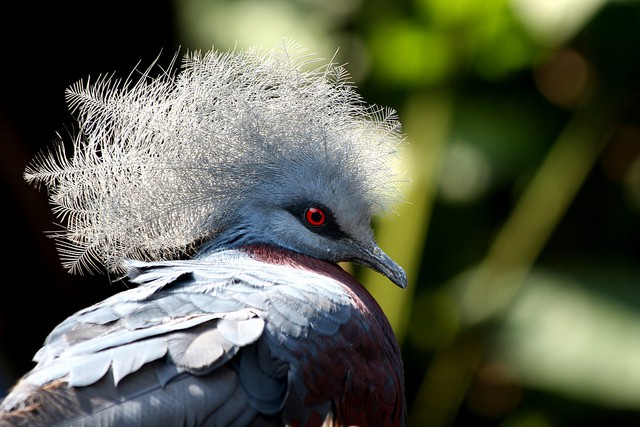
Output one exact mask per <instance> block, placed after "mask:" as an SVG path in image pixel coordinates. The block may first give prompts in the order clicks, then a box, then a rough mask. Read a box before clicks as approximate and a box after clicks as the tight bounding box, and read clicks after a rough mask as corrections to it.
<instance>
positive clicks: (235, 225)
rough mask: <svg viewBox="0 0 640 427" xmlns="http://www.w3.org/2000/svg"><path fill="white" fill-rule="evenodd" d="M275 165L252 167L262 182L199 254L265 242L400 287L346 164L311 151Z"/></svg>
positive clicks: (400, 274) (401, 275) (397, 270)
mask: <svg viewBox="0 0 640 427" xmlns="http://www.w3.org/2000/svg"><path fill="white" fill-rule="evenodd" d="M276 162H277V165H274V164H267V165H265V164H262V165H255V166H254V168H255V170H260V171H261V176H262V177H263V180H261V181H260V182H259V183H257V184H256V185H255V186H254V187H252V188H251V189H250V190H249V191H247V193H246V194H245V196H244V197H242V198H241V199H240V200H239V202H238V204H237V205H236V206H235V207H234V210H233V211H232V213H230V214H229V215H227V216H226V218H227V219H228V223H227V224H225V225H224V226H223V227H222V229H221V231H220V233H219V234H218V235H217V236H216V237H215V238H214V239H212V240H211V241H210V242H208V243H207V244H205V246H204V248H203V251H205V252H206V251H209V250H212V249H217V248H221V247H223V248H224V247H242V246H247V245H255V244H258V245H260V244H265V245H271V246H276V247H281V248H285V249H289V250H293V251H295V252H299V253H302V254H305V255H309V256H312V257H314V258H318V259H322V260H326V261H329V262H334V263H335V262H353V263H355V264H359V265H362V266H365V267H369V268H371V269H373V270H375V271H377V272H379V273H381V274H383V275H385V276H386V277H388V278H389V279H390V280H391V281H392V282H393V283H395V284H396V285H398V286H400V287H402V288H404V287H406V284H407V277H406V274H405V272H404V270H403V269H402V268H401V267H400V266H399V265H398V264H396V263H395V262H394V261H393V260H392V259H391V258H390V257H389V256H387V255H386V254H385V253H384V252H383V251H382V250H381V249H380V248H379V247H378V245H377V244H376V242H375V239H374V236H373V231H372V227H371V220H372V215H373V212H372V208H373V206H371V203H370V200H369V199H368V195H367V191H366V189H364V188H362V187H361V183H360V182H359V181H358V180H356V179H353V178H354V177H353V174H352V172H353V170H352V169H351V170H350V169H349V163H348V162H338V163H336V162H332V161H331V160H329V159H326V158H322V154H320V153H318V152H316V150H313V149H309V150H308V151H301V152H299V153H297V158H287V159H284V158H279V159H278V160H277V161H276Z"/></svg>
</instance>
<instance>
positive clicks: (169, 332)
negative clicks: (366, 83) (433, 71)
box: [0, 40, 407, 427]
mask: <svg viewBox="0 0 640 427" xmlns="http://www.w3.org/2000/svg"><path fill="white" fill-rule="evenodd" d="M334 58H335V57H334ZM334 58H331V59H330V60H328V61H327V60H325V59H323V58H321V57H320V56H318V55H317V54H315V53H312V52H310V51H309V50H308V49H307V48H305V47H304V46H302V45H300V44H298V43H296V42H294V41H291V40H284V41H282V43H281V44H278V45H276V46H273V47H269V48H263V47H259V46H253V47H249V48H246V49H235V48H234V49H232V50H229V51H219V50H216V49H212V50H210V51H207V52H205V53H202V52H201V51H198V50H194V51H190V52H186V53H185V54H178V53H176V54H175V55H174V56H173V59H172V60H171V61H170V63H169V65H168V66H160V65H159V64H158V59H156V60H155V61H153V62H152V64H151V65H150V66H148V67H147V68H145V69H140V68H139V67H136V69H135V70H134V71H132V72H131V73H130V74H129V75H128V76H127V77H125V78H117V77H115V76H114V75H101V76H99V77H97V78H94V79H91V77H89V78H87V79H86V80H80V81H78V82H77V83H75V84H72V85H71V86H70V87H69V88H68V89H67V90H66V92H65V94H66V101H67V103H68V106H69V109H70V111H71V112H72V113H73V115H74V117H75V120H76V129H75V131H74V132H70V133H69V135H66V136H64V137H63V136H60V135H58V137H57V139H56V140H55V142H54V144H53V146H52V148H48V149H46V150H43V151H41V152H40V153H38V154H36V156H35V157H34V159H33V160H32V161H31V163H29V164H28V165H27V166H26V168H25V172H24V176H25V179H26V181H27V182H28V183H30V184H32V185H34V186H35V187H36V188H37V189H40V188H41V187H45V188H46V190H47V192H48V197H49V202H50V204H51V205H52V211H53V212H54V213H55V214H56V215H57V217H58V218H60V224H61V225H60V227H59V229H57V230H55V231H52V232H51V235H52V237H53V238H54V239H55V241H56V245H57V248H58V252H59V256H60V260H61V263H62V265H63V266H64V267H65V269H67V270H68V271H69V272H70V273H73V274H85V273H89V274H107V275H108V276H109V279H110V280H114V281H122V282H123V283H124V284H125V286H126V289H124V290H121V291H118V292H117V293H114V294H113V295H111V296H109V297H107V298H106V299H105V300H103V301H100V302H97V303H95V304H94V305H92V306H89V307H87V308H84V309H81V310H80V311H78V312H76V313H75V314H72V315H70V316H69V317H68V318H66V320H64V321H62V323H60V324H59V325H57V326H56V327H55V328H54V329H53V330H52V331H51V332H50V334H49V335H48V336H47V337H46V339H45V341H44V344H43V346H42V347H41V348H40V350H39V351H38V352H37V353H36V354H35V356H34V358H33V360H34V362H35V366H34V367H33V368H32V370H30V371H29V372H27V373H25V374H24V375H23V376H22V377H21V378H20V379H19V380H18V381H17V382H16V383H15V384H14V385H13V386H12V388H11V389H10V390H9V392H8V394H7V395H6V396H5V397H4V398H3V399H2V401H1V403H0V426H23V425H24V426H26V425H28V426H44V425H47V426H51V425H56V426H62V425H64V426H292V427H294V426H300V427H302V426H309V427H311V426H404V425H405V419H406V411H407V409H406V399H405V391H404V381H405V379H404V375H405V374H404V367H403V361H402V354H401V350H400V346H399V344H398V340H397V338H396V336H395V334H394V331H393V329H392V327H391V325H390V323H389V321H388V319H387V317H386V316H385V314H384V312H383V310H382V309H381V307H380V305H379V304H378V302H377V301H376V300H375V299H374V297H373V296H372V295H371V294H370V292H369V291H368V290H367V288H366V287H365V286H364V285H363V284H361V283H360V282H359V281H358V280H357V279H356V278H355V276H354V275H353V274H352V272H351V269H350V268H347V267H346V266H345V263H352V264H357V265H360V266H363V267H365V268H370V269H373V270H375V271H377V272H378V273H380V274H382V275H384V276H386V277H387V278H388V279H389V280H390V282H392V283H393V284H395V285H397V286H398V287H400V288H405V287H406V286H407V275H406V273H405V271H404V270H403V268H402V267H400V266H399V265H398V264H397V263H396V262H395V261H393V260H392V259H391V258H390V257H389V256H388V255H387V254H386V253H385V252H383V250H382V249H381V248H380V247H379V246H378V244H377V243H376V241H375V237H374V231H373V226H372V222H373V221H374V217H375V216H376V215H382V214H391V213H393V212H392V211H393V206H394V205H395V204H396V203H398V202H402V200H403V196H402V191H403V185H404V184H405V183H406V182H407V180H406V179H405V177H404V176H403V172H402V171H401V167H399V166H398V165H399V164H400V162H399V161H398V160H399V159H400V158H401V156H400V153H401V151H402V149H403V146H404V144H405V136H404V134H403V131H402V127H401V124H400V121H399V119H398V116H397V114H396V112H395V110H393V109H391V108H389V107H380V106H377V105H375V104H369V103H367V102H365V101H364V99H363V97H362V96H361V95H360V94H359V93H358V91H357V88H356V85H355V84H354V83H353V82H352V81H351V78H350V76H349V73H348V72H347V70H346V65H344V64H338V63H336V62H335V59H334ZM179 61H180V64H178V62H179ZM347 265H350V264H347Z"/></svg>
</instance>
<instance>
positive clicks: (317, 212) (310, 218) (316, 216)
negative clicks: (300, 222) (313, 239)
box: [304, 208, 327, 227]
mask: <svg viewBox="0 0 640 427" xmlns="http://www.w3.org/2000/svg"><path fill="white" fill-rule="evenodd" d="M304 217H305V219H306V220H307V222H308V223H309V224H311V225H313V226H316V227H318V226H320V225H323V224H324V223H325V222H326V220H327V215H326V214H325V213H324V211H323V210H322V209H320V208H309V209H307V210H306V212H305V213H304Z"/></svg>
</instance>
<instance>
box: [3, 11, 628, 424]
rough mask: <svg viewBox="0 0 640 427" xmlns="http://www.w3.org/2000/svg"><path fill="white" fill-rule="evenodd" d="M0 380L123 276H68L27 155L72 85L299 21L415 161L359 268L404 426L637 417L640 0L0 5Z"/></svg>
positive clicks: (46, 139) (65, 120)
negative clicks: (390, 333) (379, 265)
mask: <svg viewBox="0 0 640 427" xmlns="http://www.w3.org/2000/svg"><path fill="white" fill-rule="evenodd" d="M0 7H1V8H2V10H1V11H0V20H1V21H0V22H1V26H0V27H1V29H0V31H1V32H2V37H1V39H0V40H1V43H2V57H3V61H2V65H1V67H0V73H1V74H0V77H1V79H0V85H1V86H0V150H2V151H1V153H0V177H1V180H2V185H1V186H0V188H1V191H2V198H1V200H4V202H3V205H4V206H3V209H2V213H3V223H4V226H3V227H2V228H3V230H4V231H3V234H2V235H3V245H2V260H3V264H4V271H5V275H4V277H5V279H4V280H3V292H2V295H1V296H0V395H3V394H4V391H5V390H6V388H7V387H9V386H10V385H11V384H12V383H13V382H14V381H15V380H16V379H17V378H18V377H19V376H20V375H21V374H23V373H24V372H26V371H27V370H28V369H30V368H31V367H32V366H33V365H32V362H31V361H30V360H31V357H32V356H33V355H34V353H35V352H36V351H37V350H38V348H39V347H40V346H41V344H42V342H43V340H44V338H45V337H46V335H47V334H48V332H49V331H50V330H51V329H52V328H53V327H54V326H55V325H56V324H58V323H59V322H60V321H62V320H64V318H66V317H67V316H68V315H70V314H72V313H73V312H75V311H76V310H78V309H80V308H83V307H85V306H87V305H89V304H93V303H95V302H97V301H99V300H101V299H102V298H104V297H106V296H108V295H111V294H113V293H115V292H117V291H120V290H123V286H124V285H123V284H122V283H120V282H113V283H112V282H110V280H109V278H108V277H104V276H102V277H86V276H85V277H83V276H71V275H69V274H68V273H67V272H65V271H64V270H63V269H62V267H61V266H60V264H59V261H58V258H57V254H56V251H55V246H54V242H53V241H52V240H51V239H49V238H48V237H47V236H46V232H47V231H50V230H53V229H54V226H53V223H55V221H56V219H55V218H54V217H53V216H52V215H51V213H50V211H49V207H48V205H47V198H46V193H45V192H44V191H37V190H36V189H34V188H30V187H29V186H27V185H26V184H25V182H24V181H23V179H22V171H23V170H24V167H25V165H26V164H27V162H28V161H29V160H30V159H31V158H32V157H33V156H34V155H35V154H36V153H37V152H38V151H39V150H41V149H42V148H43V147H46V146H49V145H50V143H51V141H52V140H54V139H55V138H56V135H57V134H58V133H59V134H62V135H66V134H67V133H68V132H70V131H72V130H73V119H72V117H71V116H70V114H69V113H68V111H67V110H66V106H65V102H64V90H65V88H67V87H68V86H69V85H71V84H72V83H74V82H76V81H77V80H79V79H86V78H87V77H89V76H91V78H92V79H95V78H96V77H97V76H98V75H104V74H109V73H114V74H115V75H116V76H120V77H126V76H128V75H129V73H130V71H131V70H132V69H133V68H134V67H136V66H137V65H140V67H141V68H146V66H147V65H149V64H150V63H151V62H152V61H153V60H154V59H156V58H157V57H159V58H160V60H159V61H160V64H162V65H167V64H169V61H170V60H171V58H172V57H173V55H174V53H175V52H176V51H177V50H178V49H181V52H185V51H186V50H195V49H201V50H204V51H206V50H209V49H211V48H212V47H215V48H216V49H219V50H227V49H230V48H234V47H237V48H245V47H247V46H249V45H253V44H258V45H262V46H266V47H273V46H276V45H277V44H278V43H279V40H280V39H282V38H283V37H285V38H292V39H294V40H297V41H298V42H300V43H302V44H303V45H305V46H307V47H308V48H309V49H310V50H312V51H315V52H318V53H319V54H320V55H321V56H323V57H325V58H331V57H333V56H334V54H336V51H337V54H336V56H335V60H336V62H340V63H345V64H347V65H346V66H347V69H348V70H349V72H350V73H351V75H352V78H353V81H354V82H355V83H356V85H357V86H358V88H359V92H360V93H361V94H362V95H363V96H364V98H365V99H366V100H367V101H368V102H370V103H375V104H381V105H387V106H390V107H393V108H394V109H396V110H397V112H398V115H399V117H400V120H401V121H402V123H403V126H404V132H405V133H406V136H407V143H408V144H407V147H406V148H404V150H403V157H404V161H403V163H402V168H403V170H405V171H406V172H407V173H408V175H409V176H410V178H411V182H410V184H409V185H407V188H406V203H404V204H402V205H399V206H398V207H397V214H395V215H390V216H388V217H384V218H379V219H376V223H375V226H376V229H377V236H378V242H379V243H380V245H381V246H382V247H383V248H384V249H385V250H386V251H387V253H389V255H390V256H392V257H393V258H395V259H396V261H398V262H399V263H400V264H401V265H403V266H404V267H405V268H406V270H407V272H408V274H409V277H410V286H409V289H407V290H406V291H401V290H399V289H398V288H396V287H394V286H393V285H391V284H390V283H389V282H388V281H386V280H384V279H383V278H382V277H381V276H379V275H377V274H374V273H370V272H368V271H365V270H360V269H357V270H355V273H356V274H357V275H359V276H360V278H361V279H362V281H364V282H365V283H367V285H368V286H369V287H370V289H371V291H372V292H373V293H374V294H375V296H376V297H377V298H378V300H379V301H381V303H382V306H383V308H384V310H385V312H386V313H387V314H388V316H389V318H390V320H391V322H392V324H393V327H394V329H395V331H396V334H397V336H398V339H399V341H400V343H401V345H402V349H403V356H404V360H405V369H406V374H407V378H406V381H407V384H406V393H407V399H408V405H409V426H412V427H413V426H463V425H475V426H505V427H506V426H508V427H552V426H604V425H607V426H610V425H618V426H625V425H629V426H631V425H640V263H639V259H640V250H639V245H640V96H639V95H640V92H638V91H639V89H640V88H639V87H638V86H639V83H640V3H638V2H634V1H607V0H485V1H482V2H480V1H477V0H399V1H393V2H392V1H386V2H385V1H382V0H237V1H231V0H175V1H173V2H171V1H157V0H156V1H137V2H128V1H127V2H125V1H122V0H113V1H109V2H100V1H95V2H81V1H59V2H42V3H38V2H4V3H3V5H2V6H0Z"/></svg>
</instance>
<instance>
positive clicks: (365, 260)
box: [349, 242, 407, 289]
mask: <svg viewBox="0 0 640 427" xmlns="http://www.w3.org/2000/svg"><path fill="white" fill-rule="evenodd" d="M354 246H355V249H356V250H357V252H358V253H359V255H358V256H357V257H355V258H354V259H352V260H349V261H351V262H354V263H356V264H360V265H362V266H364V267H369V268H370V269H372V270H374V271H377V272H378V273H380V274H382V275H384V276H386V277H387V278H388V279H389V280H391V281H392V282H393V283H395V284H396V285H398V286H399V287H401V288H402V289H404V288H406V287H407V273H405V272H404V270H403V269H402V267H400V266H399V265H398V264H396V263H395V261H393V260H392V259H391V258H389V256H388V255H387V254H385V253H384V252H383V251H382V249H380V248H379V247H378V246H377V245H376V244H375V243H372V244H371V246H363V245H360V244H358V243H356V242H354Z"/></svg>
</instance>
